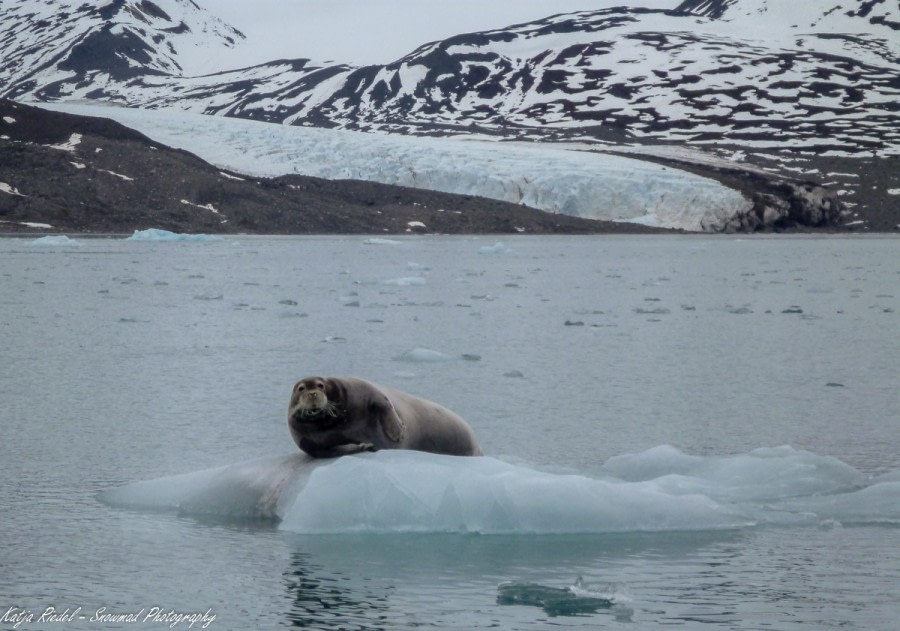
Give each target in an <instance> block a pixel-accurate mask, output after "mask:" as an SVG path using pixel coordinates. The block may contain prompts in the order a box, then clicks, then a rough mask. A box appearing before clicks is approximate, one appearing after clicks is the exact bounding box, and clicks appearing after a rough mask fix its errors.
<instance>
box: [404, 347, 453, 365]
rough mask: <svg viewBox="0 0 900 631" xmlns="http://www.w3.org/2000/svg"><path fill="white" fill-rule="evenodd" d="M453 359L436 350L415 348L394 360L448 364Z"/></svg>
mask: <svg viewBox="0 0 900 631" xmlns="http://www.w3.org/2000/svg"><path fill="white" fill-rule="evenodd" d="M452 359H453V358H452V357H450V355H445V354H444V353H442V352H440V351H436V350H432V349H430V348H422V347H418V348H414V349H412V350H409V351H406V352H405V353H401V354H400V355H398V356H397V357H395V358H394V361H399V362H416V363H436V362H446V361H450V360H452Z"/></svg>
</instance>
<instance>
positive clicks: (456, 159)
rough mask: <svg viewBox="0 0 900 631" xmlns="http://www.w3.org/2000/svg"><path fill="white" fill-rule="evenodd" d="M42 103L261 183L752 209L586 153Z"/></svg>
mask: <svg viewBox="0 0 900 631" xmlns="http://www.w3.org/2000/svg"><path fill="white" fill-rule="evenodd" d="M39 105H40V107H45V108H47V109H52V110H59V111H65V112H70V113H72V114H82V115H86V116H102V117H108V118H111V119H113V120H116V121H118V122H120V123H122V124H124V125H127V126H128V127H131V128H133V129H136V130H138V131H140V132H142V133H144V134H146V135H147V136H149V137H150V138H153V139H154V140H157V141H159V142H162V143H164V144H166V145H169V146H171V147H176V148H179V149H186V150H188V151H191V152H192V153H194V154H196V155H198V156H200V157H201V158H203V159H204V160H207V161H208V162H211V163H212V164H215V165H217V166H219V167H223V168H228V169H231V170H233V171H238V172H241V173H247V174H250V175H257V176H266V177H274V176H279V175H285V174H290V173H298V174H300V175H311V176H316V177H322V178H326V179H358V180H369V181H374V182H382V183H385V184H396V185H400V186H409V187H412V188H423V189H429V190H435V191H443V192H447V193H459V194H464V195H477V196H481V197H488V198H492V199H499V200H502V201H507V202H513V203H517V204H524V205H527V206H532V207H534V208H539V209H541V210H546V211H549V212H553V213H561V214H565V215H574V216H577V217H586V218H590V219H604V220H609V221H626V222H629V221H630V222H639V223H644V224H651V225H656V226H661V227H669V228H682V229H685V230H697V231H702V230H703V226H720V225H725V223H727V221H728V219H729V218H730V217H733V216H734V215H736V214H738V213H740V212H744V211H746V210H748V209H749V208H750V206H751V204H750V202H749V201H748V200H747V199H746V198H744V197H743V196H742V195H741V194H740V193H739V192H738V191H736V190H734V189H731V188H728V187H726V186H723V185H722V184H720V183H719V182H716V181H715V180H712V179H709V178H705V177H701V176H698V175H694V174H692V173H688V172H687V171H681V170H679V169H674V168H671V167H664V166H662V165H659V164H655V163H651V162H647V161H643V160H638V159H633V158H625V157H621V156H616V155H611V154H605V153H597V152H596V151H590V150H585V149H588V147H586V146H574V147H569V148H566V147H565V146H562V145H556V144H548V143H525V142H508V143H507V142H503V143H501V142H496V141H489V140H486V139H478V140H474V139H457V138H422V137H412V136H398V135H387V134H377V133H364V132H354V131H348V130H334V129H320V128H311V127H293V126H285V125H275V124H272V123H262V122H259V121H251V120H244V119H237V118H227V117H224V116H204V115H202V114H192V113H187V112H181V111H176V110H140V109H134V108H119V107H108V106H103V105H88V104H80V103H78V104H76V103H54V104H47V103H41V104H39Z"/></svg>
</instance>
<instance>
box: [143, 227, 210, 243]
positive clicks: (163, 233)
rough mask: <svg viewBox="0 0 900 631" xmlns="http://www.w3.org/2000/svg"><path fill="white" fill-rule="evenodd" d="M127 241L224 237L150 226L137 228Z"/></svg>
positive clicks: (201, 239) (206, 239)
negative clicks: (146, 228)
mask: <svg viewBox="0 0 900 631" xmlns="http://www.w3.org/2000/svg"><path fill="white" fill-rule="evenodd" d="M126 241H222V237H217V236H215V235H210V234H184V233H179V232H170V231H169V230H160V229H159V228H150V229H148V230H135V231H134V234H132V235H131V236H130V237H128V238H127V239H126Z"/></svg>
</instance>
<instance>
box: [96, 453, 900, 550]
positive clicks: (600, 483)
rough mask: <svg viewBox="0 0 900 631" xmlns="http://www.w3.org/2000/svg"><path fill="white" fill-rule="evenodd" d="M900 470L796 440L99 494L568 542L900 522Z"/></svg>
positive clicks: (282, 517)
mask: <svg viewBox="0 0 900 631" xmlns="http://www.w3.org/2000/svg"><path fill="white" fill-rule="evenodd" d="M895 478H896V473H894V474H888V475H886V476H882V477H881V478H876V479H874V480H870V479H868V478H866V476H864V475H863V474H862V473H860V472H858V471H856V470H855V469H853V468H852V467H850V466H848V465H846V464H844V463H842V462H840V461H838V460H836V459H834V458H830V457H826V456H820V455H817V454H814V453H811V452H808V451H803V450H797V449H793V448H791V447H788V446H783V447H779V448H772V449H760V450H754V451H751V452H749V453H746V454H735V455H732V456H718V457H708V456H707V457H701V456H691V455H688V454H684V453H683V452H681V451H679V450H678V449H676V448H674V447H671V446H668V445H662V446H660V447H656V448H653V449H650V450H647V451H645V452H641V453H636V454H624V455H622V456H617V457H615V458H613V459H611V460H610V461H608V462H607V463H606V464H605V465H603V466H602V467H600V469H599V470H597V471H595V472H593V473H592V474H590V475H588V474H584V473H580V472H561V471H556V470H554V471H546V470H541V469H539V468H535V467H532V466H528V465H525V464H518V463H511V462H506V461H504V460H501V459H498V458H493V457H476V458H460V457H454V456H440V455H435V454H428V453H423V452H415V451H392V450H388V451H381V452H377V453H366V454H358V455H354V456H345V457H342V458H336V459H330V460H316V459H313V458H310V457H309V456H307V455H306V454H303V453H300V452H295V453H293V454H287V455H281V456H274V457H267V458H259V459H255V460H249V461H246V462H238V463H236V464H232V465H226V466H223V467H217V468H213V469H207V470H203V471H198V472H193V473H186V474H180V475H175V476H169V477H164V478H158V479H156V480H149V481H144V482H136V483H132V484H127V485H124V486H120V487H117V488H113V489H109V490H106V491H103V492H101V493H100V494H99V496H98V499H99V500H100V501H102V502H103V503H105V504H107V505H110V506H114V507H119V508H130V509H140V510H155V511H175V512H177V513H179V514H181V515H182V516H194V517H204V518H218V519H225V520H239V521H240V520H260V519H263V520H272V521H275V522H277V523H278V527H279V529H281V530H283V531H287V532H295V533H304V534H341V533H373V534H379V533H381V534H384V533H398V532H422V533H436V532H453V533H481V534H563V533H608V532H667V531H702V530H718V529H728V530H732V529H741V528H747V527H758V526H764V525H774V526H806V527H809V526H812V527H822V526H823V525H824V526H828V527H833V526H834V525H836V524H838V523H848V524H854V523H880V524H900V512H898V510H897V507H898V506H900V482H898V481H897V480H896V479H895Z"/></svg>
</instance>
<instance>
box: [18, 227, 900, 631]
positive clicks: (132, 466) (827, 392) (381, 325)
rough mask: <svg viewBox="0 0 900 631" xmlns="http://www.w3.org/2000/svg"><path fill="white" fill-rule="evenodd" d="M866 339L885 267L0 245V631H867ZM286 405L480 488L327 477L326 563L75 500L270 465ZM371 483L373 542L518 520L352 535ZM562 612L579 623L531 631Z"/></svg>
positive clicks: (877, 563)
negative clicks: (340, 389)
mask: <svg viewBox="0 0 900 631" xmlns="http://www.w3.org/2000/svg"><path fill="white" fill-rule="evenodd" d="M898 340H900V239H897V238H896V237H890V236H884V237H753V238H731V237H702V236H685V237H670V236H666V237H648V236H640V237H637V236H616V237H558V238H549V237H542V238H536V237H519V238H506V239H504V240H503V243H502V244H495V240H494V239H490V238H484V237H482V238H474V237H467V238H461V237H457V238H450V237H409V238H400V239H394V240H390V241H380V242H379V241H376V242H372V241H371V240H366V239H364V238H362V237H359V238H357V237H318V238H270V237H237V238H227V239H223V240H220V241H214V242H133V241H126V240H124V239H77V240H76V241H75V243H68V244H62V245H59V244H57V245H44V244H37V243H35V242H34V239H33V238H28V239H18V238H17V239H13V238H9V239H2V240H0V357H2V361H0V402H2V405H0V428H2V436H3V439H2V443H0V462H2V469H0V471H2V473H0V569H2V571H0V617H2V618H0V628H2V629H11V628H18V629H29V628H34V629H70V628H72V629H74V628H78V629H95V628H116V629H129V628H134V629H138V628H140V629H144V628H147V629H150V628H160V629H162V628H178V629H184V628H194V629H196V628H202V627H204V626H205V627H206V628H211V629H278V628H284V627H291V626H297V627H303V628H310V629H413V628H428V629H488V628H492V629H523V630H524V629H547V628H578V629H595V628H638V629H645V628H646V629H651V628H660V627H667V628H669V627H675V628H683V629H700V628H703V629H710V628H712V629H779V630H780V629H810V630H814V629H831V628H841V629H860V630H885V631H886V630H888V629H894V628H896V621H897V620H898V619H900V527H898V526H900V431H898V430H900V397H898V383H900V382H898V374H900V371H898V367H900V342H898ZM308 374H323V375H341V374H352V375H357V376H361V377H365V378H368V379H371V380H373V381H378V382H381V383H385V384H387V385H391V386H394V387H397V388H400V389H403V390H406V391H409V392H413V393H415V394H418V395H420V396H424V397H427V398H430V399H433V400H435V401H438V402H440V403H442V404H444V405H446V406H448V407H450V408H451V409H453V410H455V411H457V412H458V413H459V414H460V415H461V416H463V417H465V418H466V419H468V420H469V422H470V423H471V425H472V426H473V428H474V429H475V431H476V433H477V434H478V436H479V438H480V440H481V443H482V447H483V448H484V451H485V452H486V454H487V455H488V458H486V459H484V460H483V461H481V463H482V464H477V465H476V464H475V463H473V462H472V461H469V462H463V461H465V460H468V459H454V460H453V461H452V463H451V464H449V465H447V468H446V469H445V473H441V474H435V473H434V470H433V468H430V467H431V460H428V456H424V457H419V456H416V457H415V458H411V459H405V460H404V459H403V458H402V457H401V458H400V459H397V458H393V459H391V458H387V457H382V454H368V455H366V456H363V457H360V458H356V457H354V458H356V459H348V460H346V461H345V462H344V463H341V462H334V463H329V464H328V465H326V466H327V468H323V469H322V470H323V471H326V472H330V474H331V477H330V478H329V480H330V481H325V478H324V477H322V478H319V482H318V484H319V487H318V488H319V489H320V490H321V489H323V488H324V490H325V491H326V492H327V493H326V495H328V496H332V497H337V498H339V499H340V501H339V502H338V506H337V507H327V508H328V509H329V510H332V509H334V510H340V511H342V512H341V514H340V515H339V516H338V517H339V520H340V519H345V520H347V523H351V522H352V523H353V524H355V525H356V526H355V529H354V532H352V533H343V534H337V533H329V532H321V530H320V531H319V532H317V533H316V534H312V531H311V530H310V529H309V528H308V527H307V526H305V525H304V524H307V522H304V521H303V520H299V521H297V520H294V521H292V522H291V521H288V520H285V522H284V523H283V524H281V525H275V524H268V523H258V522H252V521H241V520H238V519H229V518H225V517H222V516H219V517H216V516H209V515H207V516H203V517H201V516H198V515H192V514H189V513H185V512H182V513H181V514H179V513H177V512H171V511H162V510H145V511H136V510H128V509H124V508H121V507H118V506H110V505H108V504H106V503H103V502H100V501H99V500H98V493H100V492H102V491H105V490H107V489H111V488H115V487H119V486H121V485H126V484H129V483H132V482H137V481H142V480H153V479H156V478H162V477H164V476H171V475H175V474H185V473H192V472H196V471H201V470H205V469H209V468H212V467H221V466H225V465H232V464H235V463H241V462H244V461H248V460H253V459H265V458H269V457H272V456H282V455H285V454H292V453H294V452H295V451H296V447H294V445H293V443H292V442H291V440H290V437H289V435H288V433H287V430H286V426H285V413H286V407H287V401H288V396H289V390H290V388H291V386H292V385H293V383H294V382H295V381H296V380H297V379H298V378H300V377H301V376H304V375H308ZM344 465H346V468H339V467H342V466H344ZM482 465H483V466H482ZM353 467H356V468H353ZM491 467H493V468H494V469H496V470H497V471H498V472H499V473H497V476H498V477H495V478H492V477H489V474H490V475H494V473H490V472H488V473H484V471H483V469H485V468H491ZM363 474H365V475H367V476H369V477H370V478H371V479H372V480H375V479H377V484H376V483H374V482H373V483H371V484H370V486H366V485H365V484H364V482H365V481H364V480H361V479H360V478H359V477H358V476H360V475H363ZM391 476H394V477H398V476H399V477H405V478H407V479H411V478H421V479H418V480H416V482H417V483H421V484H420V486H418V487H416V489H414V490H409V489H408V488H407V487H405V486H403V483H402V481H400V480H398V481H397V482H396V483H397V487H396V489H397V493H396V494H395V495H396V496H397V498H395V499H394V500H392V501H393V502H394V504H385V505H384V506H392V507H393V508H395V509H396V510H397V511H402V510H405V507H406V504H403V502H404V501H406V500H408V499H409V498H410V497H412V495H415V494H420V495H421V494H425V495H427V494H428V493H429V492H430V489H435V492H442V493H447V492H448V491H447V489H448V488H450V487H448V486H447V485H448V484H450V485H455V486H453V488H455V489H457V490H459V489H462V488H463V481H464V480H475V481H476V482H475V483H474V486H475V487H478V486H479V485H482V484H483V485H484V486H485V487H487V485H488V484H495V483H494V482H493V480H497V479H502V481H503V482H502V484H501V485H499V486H496V485H495V486H492V487H491V489H490V491H488V490H487V488H485V490H484V493H488V492H490V493H495V494H499V493H501V491H498V489H501V488H502V489H511V490H509V493H513V492H517V493H520V496H516V497H517V499H516V501H515V502H513V503H510V502H511V500H509V497H506V496H504V497H500V495H497V500H496V502H497V503H504V502H505V504H504V506H505V507H506V508H505V513H504V515H503V522H502V523H503V525H504V527H503V528H502V529H500V530H498V531H492V530H491V527H489V526H485V527H484V528H483V529H482V530H483V531H481V532H480V531H479V528H478V527H472V524H476V525H477V524H490V523H492V522H491V521H490V520H491V515H492V514H493V513H491V514H488V513H484V514H473V513H472V511H475V513H477V510H476V509H471V510H469V509H467V508H466V507H465V506H464V505H463V507H462V508H461V509H459V510H460V511H461V512H460V513H459V514H454V517H453V518H454V519H457V518H458V519H460V520H462V521H464V522H465V524H464V525H466V527H465V528H462V527H461V528H459V529H458V531H453V530H454V529H453V528H450V529H449V530H451V532H445V530H448V529H447V528H444V527H442V526H440V522H439V521H438V522H434V521H432V520H433V519H436V518H435V517H434V516H433V515H430V514H427V511H424V512H423V511H422V510H421V507H422V506H423V505H426V504H428V498H427V497H425V498H424V499H423V498H422V497H418V498H417V499H416V498H414V499H416V502H414V503H415V506H416V507H417V508H416V511H418V512H416V511H413V512H412V513H411V515H412V516H411V517H409V519H411V520H412V521H411V522H410V521H409V520H407V521H406V522H403V524H402V525H399V526H398V525H391V524H388V525H387V526H385V522H384V520H383V518H384V517H385V515H377V514H373V513H372V512H371V505H370V504H369V503H368V494H371V493H372V489H373V488H376V489H377V488H380V487H381V486H383V485H385V484H393V483H394V482H385V480H388V481H390V480H391V479H392V477H391ZM479 476H482V477H479ZM541 476H543V477H541ZM438 478H440V479H438ZM447 480H450V482H447ZM482 481H483V482H482ZM310 484H311V485H312V482H310ZM329 484H330V485H331V486H327V485H329ZM373 485H375V486H373ZM126 488H128V487H126ZM465 488H466V489H467V490H466V492H467V493H468V494H469V495H470V496H472V495H478V493H479V491H478V489H477V488H475V489H474V490H473V488H472V485H471V484H470V486H468V487H465ZM516 489H520V490H518V491H517V490H516ZM521 489H525V491H521ZM502 492H506V491H502ZM522 493H524V494H525V495H528V496H529V497H527V498H524V499H523V498H522V497H521V494H522ZM305 497H306V496H304V495H302V494H301V495H300V496H298V497H297V498H296V504H298V505H300V508H301V509H304V510H307V509H308V510H312V508H308V507H313V508H315V507H316V506H318V505H316V504H315V503H313V502H311V501H310V503H308V504H304V501H306V500H305V499H304V498H305ZM455 497H456V496H455ZM458 497H460V498H461V497H463V493H462V491H460V492H459V494H458ZM510 497H511V496H510ZM484 499H485V498H484V497H477V498H476V500H477V502H476V504H475V505H476V506H481V505H483V504H484ZM410 501H411V500H410ZM478 502H481V503H478ZM463 504H464V503H463ZM573 504H585V505H586V506H573ZM588 504H590V506H587V505H588ZM363 505H365V506H366V508H365V510H363V508H362V506H363ZM697 507H700V508H697ZM320 508H321V507H320ZM393 508H392V509H391V510H393ZM581 508H586V509H588V510H592V511H596V513H597V514H593V513H592V514H591V515H590V516H588V517H585V518H584V519H585V521H584V527H583V528H579V527H574V528H572V529H571V530H575V531H578V532H569V533H565V534H558V533H559V532H562V531H565V530H566V527H565V526H566V524H565V522H566V520H569V519H576V518H577V519H581V518H582V517H581V516H580V515H581V513H580V512H579V511H580V509H581ZM607 508H608V509H609V514H606V510H607ZM695 508H696V509H697V510H696V511H695V510H694V509H695ZM576 509H578V510H576ZM316 510H319V509H318V508H316ZM322 510H324V509H322ZM467 510H469V512H468V513H467V512H466V511H467ZM366 511H369V512H366ZM697 511H699V512H697ZM704 511H709V512H708V513H705V512H704ZM376 513H377V511H376ZM535 513H537V514H539V515H540V516H541V517H542V519H541V520H540V525H539V526H537V527H535V526H534V522H533V521H529V520H532V519H533V517H534V514H535ZM576 513H577V514H576ZM650 513H653V517H652V519H651V518H650V517H649V514H650ZM732 514H734V515H737V516H738V519H737V521H736V522H735V525H734V526H731V527H722V526H721V524H719V523H718V522H716V521H714V520H713V519H712V518H716V519H718V518H719V517H720V516H721V515H732ZM573 515H574V517H573ZM704 515H709V516H710V518H711V520H710V521H708V522H707V521H706V518H705V517H704ZM313 517H315V516H314V515H313ZM417 520H418V521H417ZM341 523H343V522H341ZM435 523H437V524H438V525H437V526H434V525H433V524H435ZM576 526H577V524H576ZM542 529H543V530H542ZM411 531H416V532H411ZM501 531H502V532H501ZM551 532H557V534H550V533H551ZM576 583H577V585H576ZM529 586H531V587H529ZM573 586H575V587H574V589H573V590H571V591H570V592H567V593H572V594H577V595H578V596H579V597H581V598H582V600H580V601H579V602H580V603H582V604H584V602H585V598H591V597H593V598H598V599H599V598H603V599H607V600H609V603H610V606H608V607H598V608H594V609H591V608H590V607H582V608H581V609H578V608H576V609H575V610H571V609H568V610H567V609H565V607H563V608H554V607H551V606H547V605H548V603H547V597H546V594H548V593H550V594H556V593H559V592H557V591H554V590H567V588H570V587H573ZM510 589H512V590H514V595H515V596H516V599H517V604H506V602H507V601H506V600H505V599H504V598H502V597H501V596H502V595H503V594H504V593H507V594H508V593H509V592H508V590H510ZM504 590H506V591H504ZM542 594H543V595H542ZM542 605H543V606H542ZM51 609H52V611H53V612H54V613H56V614H62V619H57V620H56V621H48V617H49V616H48V610H51ZM157 614H158V615H157ZM128 615H131V618H127V619H126V618H125V616H128ZM191 615H196V616H197V618H196V619H194V618H191V617H189V616H191ZM203 615H205V616H206V618H205V619H204V618H202V616H203ZM41 617H43V618H44V619H43V620H41Z"/></svg>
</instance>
